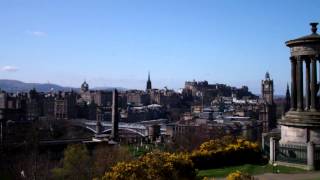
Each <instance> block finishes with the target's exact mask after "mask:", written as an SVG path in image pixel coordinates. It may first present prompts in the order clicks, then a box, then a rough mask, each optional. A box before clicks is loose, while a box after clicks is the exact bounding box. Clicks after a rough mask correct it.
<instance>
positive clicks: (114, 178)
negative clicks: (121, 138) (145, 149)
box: [102, 152, 196, 180]
mask: <svg viewBox="0 0 320 180" xmlns="http://www.w3.org/2000/svg"><path fill="white" fill-rule="evenodd" d="M195 177H196V171H195V169H194V166H193V163H192V161H191V160H190V159H189V157H188V155H187V154H171V153H161V152H155V153H148V154H146V155H145V156H143V157H141V158H140V159H138V160H135V161H131V162H129V163H118V164H117V165H115V166H114V167H112V168H111V171H109V172H107V173H106V174H105V176H104V177H103V178H102V179H103V180H109V179H110V180H127V179H130V180H136V179H137V180H162V179H163V180H165V179H173V180H174V179H195Z"/></svg>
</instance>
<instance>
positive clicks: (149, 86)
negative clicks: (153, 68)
mask: <svg viewBox="0 0 320 180" xmlns="http://www.w3.org/2000/svg"><path fill="white" fill-rule="evenodd" d="M151 89H152V85H151V79H150V72H148V81H147V88H146V90H147V91H148V90H151Z"/></svg>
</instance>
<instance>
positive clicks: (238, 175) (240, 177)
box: [227, 171, 254, 180]
mask: <svg viewBox="0 0 320 180" xmlns="http://www.w3.org/2000/svg"><path fill="white" fill-rule="evenodd" d="M253 179H254V177H252V176H251V175H249V174H247V173H243V172H241V171H236V172H233V173H231V174H229V175H228V176H227V180H253Z"/></svg>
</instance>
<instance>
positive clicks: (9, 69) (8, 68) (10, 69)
mask: <svg viewBox="0 0 320 180" xmlns="http://www.w3.org/2000/svg"><path fill="white" fill-rule="evenodd" d="M18 70H19V68H18V67H16V66H3V67H2V68H1V71H5V72H16V71H18Z"/></svg>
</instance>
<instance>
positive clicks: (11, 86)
mask: <svg viewBox="0 0 320 180" xmlns="http://www.w3.org/2000/svg"><path fill="white" fill-rule="evenodd" d="M79 86H80V85H79ZM33 88H35V89H36V90H37V91H38V92H50V91H51V90H52V91H54V92H57V91H70V90H71V89H72V90H74V91H79V90H80V88H74V87H65V86H60V85H57V84H51V83H25V82H22V81H18V80H9V79H0V89H1V90H3V91H6V92H12V93H15V92H28V91H30V90H31V89H33ZM115 88H117V89H119V90H120V91H121V90H125V88H121V87H97V88H92V89H93V90H113V89H115Z"/></svg>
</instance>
